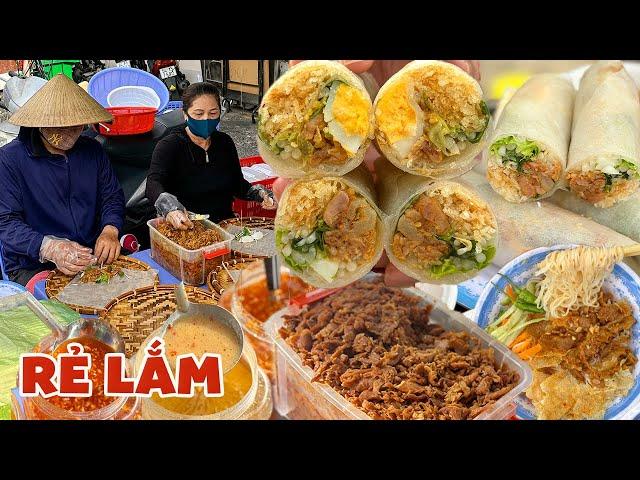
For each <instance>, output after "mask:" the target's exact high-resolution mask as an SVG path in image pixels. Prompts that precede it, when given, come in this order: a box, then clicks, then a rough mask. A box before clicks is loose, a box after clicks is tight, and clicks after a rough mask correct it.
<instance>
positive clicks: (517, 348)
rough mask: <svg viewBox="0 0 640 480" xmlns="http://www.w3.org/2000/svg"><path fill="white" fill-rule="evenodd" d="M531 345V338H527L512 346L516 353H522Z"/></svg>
mask: <svg viewBox="0 0 640 480" xmlns="http://www.w3.org/2000/svg"><path fill="white" fill-rule="evenodd" d="M530 346H531V339H529V338H527V339H526V340H524V341H522V342H520V343H516V344H515V345H514V346H513V347H511V350H513V352H514V353H520V352H523V351H525V350H526V349H527V348H529V347H530Z"/></svg>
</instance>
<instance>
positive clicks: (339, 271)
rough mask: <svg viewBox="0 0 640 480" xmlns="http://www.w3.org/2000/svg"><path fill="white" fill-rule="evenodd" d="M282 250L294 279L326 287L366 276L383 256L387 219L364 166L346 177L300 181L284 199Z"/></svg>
mask: <svg viewBox="0 0 640 480" xmlns="http://www.w3.org/2000/svg"><path fill="white" fill-rule="evenodd" d="M275 232H276V249H277V251H278V255H279V256H280V258H281V259H282V260H283V261H284V263H286V264H287V265H288V266H289V267H290V268H291V271H292V273H293V274H295V275H297V276H298V277H300V278H301V279H302V280H304V281H305V282H307V283H309V284H311V285H313V286H315V287H320V288H333V287H342V286H345V285H347V284H349V283H351V282H353V281H355V280H358V279H360V278H361V277H363V276H364V275H366V274H367V273H368V272H369V271H370V270H371V269H372V268H373V267H374V266H375V264H376V263H377V262H378V260H379V259H380V257H381V256H382V250H383V244H382V235H383V220H382V213H381V212H380V210H379V209H378V207H377V206H376V192H375V189H374V186H373V179H372V177H371V174H370V173H369V171H368V170H367V168H366V167H365V166H364V165H360V166H359V167H358V168H356V169H355V170H354V171H352V172H349V173H348V174H347V175H345V176H344V177H338V176H322V177H313V178H309V177H308V178H305V179H300V180H297V181H295V182H293V183H291V184H290V185H289V186H288V187H287V188H286V189H285V191H284V193H283V194H282V198H281V200H280V205H279V207H278V212H277V214H276V219H275Z"/></svg>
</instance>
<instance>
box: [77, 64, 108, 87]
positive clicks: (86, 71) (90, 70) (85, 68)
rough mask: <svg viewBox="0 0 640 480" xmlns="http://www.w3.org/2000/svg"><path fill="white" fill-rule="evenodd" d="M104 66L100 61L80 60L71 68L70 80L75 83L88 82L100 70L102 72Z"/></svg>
mask: <svg viewBox="0 0 640 480" xmlns="http://www.w3.org/2000/svg"><path fill="white" fill-rule="evenodd" d="M105 67H106V65H105V64H104V63H102V62H101V61H100V60H80V63H77V64H76V65H74V66H73V70H72V73H71V78H73V81H74V82H76V83H82V82H88V81H89V80H91V78H92V77H93V76H94V75H95V74H96V73H98V72H99V71H100V70H104V69H105Z"/></svg>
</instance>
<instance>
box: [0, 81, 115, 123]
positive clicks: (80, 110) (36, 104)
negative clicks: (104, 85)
mask: <svg viewBox="0 0 640 480" xmlns="http://www.w3.org/2000/svg"><path fill="white" fill-rule="evenodd" d="M112 120H113V116H112V115H111V114H110V113H109V112H107V111H106V110H105V109H104V108H102V106H101V105H100V104H99V103H98V102H96V101H95V100H94V99H93V98H92V97H91V96H90V95H89V94H88V93H87V92H85V91H84V90H83V89H82V87H79V86H78V85H76V84H75V82H74V81H73V80H71V79H70V78H69V77H67V76H65V75H63V74H58V75H56V76H55V77H53V78H52V79H51V80H49V81H48V82H47V84H46V85H44V86H43V87H42V88H41V89H40V90H38V91H37V92H36V93H35V94H34V95H33V97H31V98H30V99H29V101H27V103H25V104H24V105H23V106H22V108H20V109H19V110H18V111H17V112H16V113H14V114H13V116H12V117H11V118H10V119H9V121H10V122H11V123H13V124H14V125H20V126H21V127H72V126H76V125H87V124H90V123H100V122H110V121H112Z"/></svg>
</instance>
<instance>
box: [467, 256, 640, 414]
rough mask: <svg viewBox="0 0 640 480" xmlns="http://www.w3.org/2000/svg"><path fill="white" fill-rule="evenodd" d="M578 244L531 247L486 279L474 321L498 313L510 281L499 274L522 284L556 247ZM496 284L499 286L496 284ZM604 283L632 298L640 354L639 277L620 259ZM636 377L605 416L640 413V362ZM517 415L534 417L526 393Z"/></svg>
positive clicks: (638, 354) (482, 323)
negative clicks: (624, 395) (625, 393)
mask: <svg viewBox="0 0 640 480" xmlns="http://www.w3.org/2000/svg"><path fill="white" fill-rule="evenodd" d="M574 246H575V245H556V246H554V247H541V248H536V249H534V250H530V251H528V252H526V253H524V254H522V255H520V256H519V257H516V258H515V259H513V260H512V261H511V262H509V263H508V264H506V265H505V266H504V267H502V268H501V269H500V270H499V272H498V274H496V275H494V277H493V278H492V279H491V280H490V281H489V283H487V285H486V286H485V288H484V290H483V291H482V294H481V295H480V298H479V299H478V304H477V305H476V308H475V310H474V312H475V315H474V321H475V322H476V323H477V324H478V326H479V327H480V328H483V329H485V328H487V325H489V324H490V323H491V322H492V321H493V320H494V319H495V318H496V316H497V315H498V312H499V310H500V302H502V300H504V298H505V294H504V293H503V292H502V290H504V289H505V288H506V286H507V284H508V281H507V279H506V278H504V277H502V276H501V275H500V273H501V274H503V275H507V276H509V277H510V278H511V279H512V280H513V281H514V282H516V284H518V285H523V284H525V283H526V282H527V281H528V280H530V279H531V278H533V277H534V275H535V271H536V269H537V266H538V264H539V263H540V262H541V261H542V260H544V259H545V258H546V256H547V255H548V254H549V253H551V252H552V251H554V250H564V249H566V248H571V247H574ZM496 286H497V287H496ZM604 287H605V288H606V289H607V290H609V291H610V292H611V293H612V294H613V295H614V297H616V298H621V299H625V300H627V301H628V302H629V304H630V305H631V307H632V310H633V316H634V318H635V319H636V323H635V325H634V326H633V329H632V332H631V349H632V350H633V352H634V354H635V355H636V357H638V358H640V323H639V321H638V320H639V319H640V278H639V277H638V275H636V274H635V272H634V271H633V270H631V268H629V267H628V266H627V265H625V264H624V263H618V264H616V265H615V267H614V268H613V272H612V274H611V275H609V277H608V278H607V279H606V280H605V282H604ZM634 374H635V377H636V381H635V383H634V385H633V386H632V387H631V390H629V393H628V394H627V396H626V397H624V398H621V399H618V400H617V401H616V402H615V403H613V404H612V405H611V406H610V407H609V408H608V409H607V411H606V412H605V415H604V419H605V420H615V419H623V418H624V419H633V418H634V417H635V416H636V415H638V413H640V381H639V378H638V377H639V376H640V362H638V364H637V365H636V368H635V371H634ZM517 403H518V407H517V410H516V413H517V415H518V416H519V417H520V418H523V419H535V418H536V417H535V415H534V414H533V405H532V404H531V402H530V401H529V399H528V398H526V396H525V395H524V394H522V395H520V396H519V397H518V399H517Z"/></svg>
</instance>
